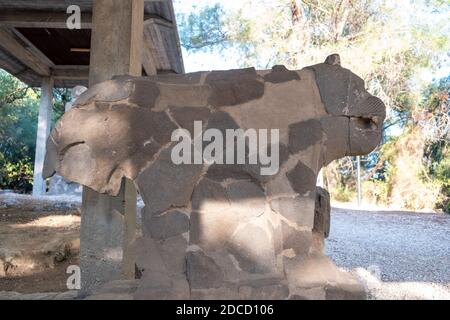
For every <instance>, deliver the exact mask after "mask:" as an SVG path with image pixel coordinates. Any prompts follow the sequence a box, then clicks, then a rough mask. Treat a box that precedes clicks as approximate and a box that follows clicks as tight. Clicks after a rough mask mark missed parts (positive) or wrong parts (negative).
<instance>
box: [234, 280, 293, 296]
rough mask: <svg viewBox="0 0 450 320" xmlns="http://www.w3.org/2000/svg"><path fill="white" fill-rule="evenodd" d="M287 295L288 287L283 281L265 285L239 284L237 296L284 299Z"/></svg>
mask: <svg viewBox="0 0 450 320" xmlns="http://www.w3.org/2000/svg"><path fill="white" fill-rule="evenodd" d="M288 297H289V287H288V286H287V285H286V284H284V283H278V284H273V285H265V286H241V287H240V288H239V298H240V299H242V300H285V299H287V298H288Z"/></svg>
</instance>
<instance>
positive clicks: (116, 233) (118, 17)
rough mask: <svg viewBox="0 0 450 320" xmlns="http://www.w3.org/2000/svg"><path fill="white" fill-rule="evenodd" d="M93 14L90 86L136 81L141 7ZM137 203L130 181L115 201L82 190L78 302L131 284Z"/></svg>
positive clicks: (109, 7)
mask: <svg viewBox="0 0 450 320" xmlns="http://www.w3.org/2000/svg"><path fill="white" fill-rule="evenodd" d="M92 11H93V12H92V39H91V60H90V73H89V85H90V86H92V85H94V84H96V83H99V82H102V81H106V80H109V79H111V78H112V77H113V76H115V75H124V74H129V75H134V76H140V75H141V74H142V41H143V21H144V1H143V0H128V1H123V0H94V4H93V9H92ZM136 197H137V196H136V189H135V187H134V185H133V183H132V182H131V181H129V180H124V181H123V182H122V188H121V191H120V194H119V195H118V196H117V197H112V196H108V195H103V194H99V193H97V192H95V191H93V190H92V189H89V188H87V187H85V188H84V189H83V204H82V217H81V244H80V245H81V249H80V251H81V253H80V256H81V257H80V259H81V261H80V266H81V291H80V295H81V296H85V295H87V294H89V293H92V292H93V291H94V290H95V289H97V288H98V287H99V286H101V285H102V284H104V283H106V282H108V281H112V280H117V279H134V268H135V263H134V261H135V259H134V257H133V256H132V254H131V252H130V250H129V248H130V245H131V244H132V243H133V241H134V239H135V233H136Z"/></svg>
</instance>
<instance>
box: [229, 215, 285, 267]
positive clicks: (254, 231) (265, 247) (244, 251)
mask: <svg viewBox="0 0 450 320" xmlns="http://www.w3.org/2000/svg"><path fill="white" fill-rule="evenodd" d="M227 248H228V250H229V251H230V253H231V254H232V255H233V256H234V257H235V258H236V260H237V261H238V263H239V267H240V268H241V269H242V270H245V271H247V272H250V273H270V272H272V271H274V270H275V263H276V261H275V248H274V243H273V240H272V237H271V233H270V229H269V228H268V227H267V228H263V227H262V226H260V225H256V224H253V223H247V224H245V225H243V226H240V227H239V228H238V230H236V232H235V233H234V235H233V237H232V238H231V240H230V241H229V242H228V243H227Z"/></svg>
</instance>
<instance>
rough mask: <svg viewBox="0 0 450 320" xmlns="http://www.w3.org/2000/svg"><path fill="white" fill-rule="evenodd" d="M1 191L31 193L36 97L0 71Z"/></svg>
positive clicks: (28, 89)
mask: <svg viewBox="0 0 450 320" xmlns="http://www.w3.org/2000/svg"><path fill="white" fill-rule="evenodd" d="M0 83H1V87H0V88H1V89H0V101H3V104H2V105H1V107H0V168H1V169H0V188H2V189H13V190H18V191H22V192H26V191H29V190H31V187H32V179H33V175H32V169H33V159H34V153H35V142H36V126H37V117H38V104H39V100H38V96H37V94H36V93H35V92H34V90H32V89H30V88H27V87H26V86H25V85H24V84H23V83H21V82H20V81H18V80H17V79H16V78H14V77H13V76H11V75H9V74H7V73H6V72H4V71H1V70H0Z"/></svg>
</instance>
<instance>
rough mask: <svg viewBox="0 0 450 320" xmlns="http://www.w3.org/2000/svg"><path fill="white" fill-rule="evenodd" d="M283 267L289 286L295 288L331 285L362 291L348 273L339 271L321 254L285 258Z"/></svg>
mask: <svg viewBox="0 0 450 320" xmlns="http://www.w3.org/2000/svg"><path fill="white" fill-rule="evenodd" d="M284 265H285V270H286V276H287V280H288V282H289V285H290V286H293V287H296V288H316V287H325V286H327V285H329V284H333V286H334V287H338V288H342V289H344V290H346V289H345V288H352V290H354V289H355V288H357V287H359V288H361V289H362V290H363V291H364V289H363V288H362V286H361V285H360V283H359V282H358V281H357V279H356V278H354V277H353V276H352V275H351V274H350V273H348V272H344V271H342V270H340V269H339V268H338V267H336V266H335V265H334V263H333V262H332V261H331V260H330V258H328V257H325V256H324V255H322V254H321V253H310V254H309V255H306V256H305V255H302V256H297V257H294V258H285V259H284Z"/></svg>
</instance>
